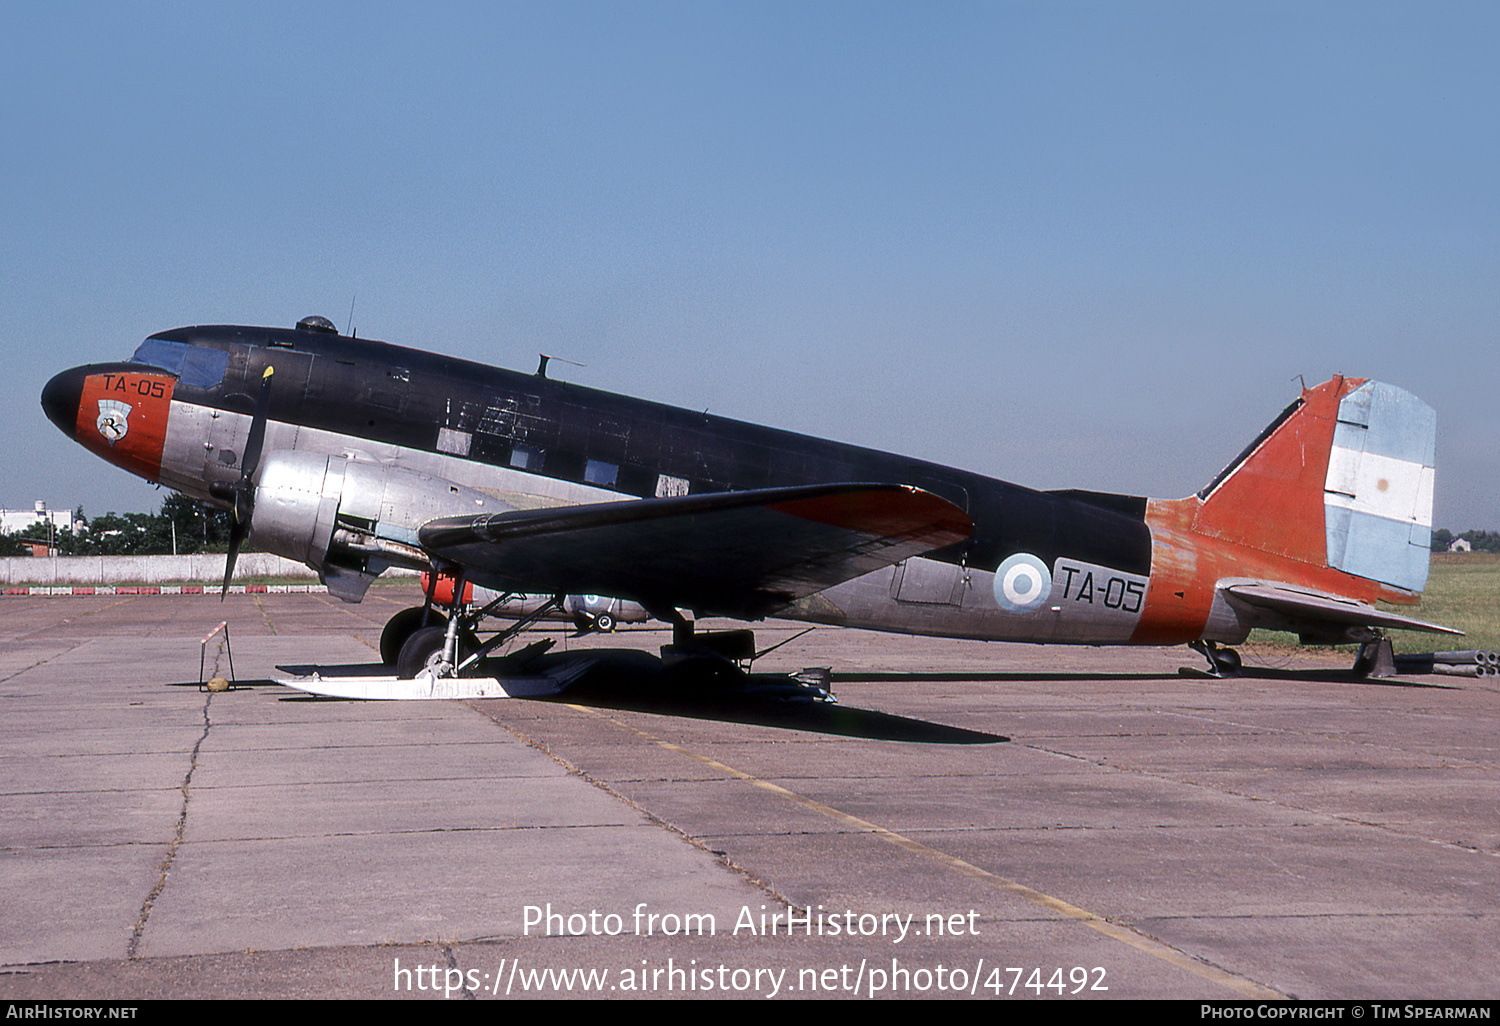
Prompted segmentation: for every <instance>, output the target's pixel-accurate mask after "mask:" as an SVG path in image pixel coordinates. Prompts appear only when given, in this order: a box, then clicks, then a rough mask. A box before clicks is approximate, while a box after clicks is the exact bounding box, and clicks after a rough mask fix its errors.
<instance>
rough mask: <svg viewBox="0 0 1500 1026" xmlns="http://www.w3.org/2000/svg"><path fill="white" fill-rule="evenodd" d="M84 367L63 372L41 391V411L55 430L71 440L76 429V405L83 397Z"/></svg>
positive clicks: (85, 369)
mask: <svg viewBox="0 0 1500 1026" xmlns="http://www.w3.org/2000/svg"><path fill="white" fill-rule="evenodd" d="M87 370H88V368H86V367H74V368H73V369H72V370H65V371H63V372H62V373H61V374H58V375H56V376H55V377H54V378H53V379H52V380H51V381H49V382H47V384H46V387H44V388H43V389H42V409H43V411H45V412H46V414H47V419H48V420H50V421H51V422H52V423H54V424H56V425H57V429H58V430H59V431H61V432H62V433H63V434H65V435H67V436H68V437H69V438H72V437H73V435H74V434H75V433H76V430H77V427H78V403H79V400H80V399H81V398H82V397H83V379H84V378H85V377H86V371H87Z"/></svg>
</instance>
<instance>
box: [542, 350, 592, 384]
mask: <svg viewBox="0 0 1500 1026" xmlns="http://www.w3.org/2000/svg"><path fill="white" fill-rule="evenodd" d="M536 355H538V356H540V357H541V358H542V359H541V362H540V363H538V364H537V365H536V376H537V377H539V378H545V377H546V376H547V361H548V360H561V361H562V362H563V363H571V364H572V365H573V366H574V367H586V366H588V365H587V364H583V363H579V362H578V361H577V360H565V359H563V358H562V357H561V356H548V355H547V354H546V353H537V354H536Z"/></svg>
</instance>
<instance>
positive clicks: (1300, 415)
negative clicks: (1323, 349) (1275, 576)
mask: <svg viewBox="0 0 1500 1026" xmlns="http://www.w3.org/2000/svg"><path fill="white" fill-rule="evenodd" d="M1436 437H1437V415H1436V414H1435V413H1434V412H1433V410H1432V407H1430V406H1428V405H1427V404H1426V403H1424V402H1423V401H1422V400H1420V399H1418V398H1417V397H1416V396H1414V395H1412V394H1411V393H1410V392H1406V391H1404V390H1402V389H1399V388H1396V387H1395V386H1393V385H1387V384H1383V383H1381V382H1378V381H1363V380H1360V379H1358V378H1342V377H1336V378H1333V379H1332V380H1331V381H1327V382H1324V383H1323V384H1321V385H1318V386H1316V387H1314V388H1309V389H1306V390H1304V391H1303V393H1302V395H1301V397H1299V398H1298V400H1297V401H1296V402H1295V403H1293V404H1292V405H1291V406H1290V407H1288V408H1287V409H1286V411H1285V412H1283V413H1282V415H1281V416H1280V417H1278V418H1277V419H1276V420H1275V421H1274V422H1273V423H1272V424H1271V426H1270V427H1268V428H1267V429H1266V430H1265V431H1264V432H1263V433H1262V434H1261V436H1260V437H1259V438H1257V439H1256V440H1255V442H1253V443H1252V444H1251V446H1250V448H1248V449H1246V450H1245V452H1244V453H1242V454H1241V455H1240V457H1239V458H1238V459H1237V460H1235V461H1234V462H1233V463H1231V464H1230V465H1229V466H1228V467H1227V468H1225V470H1224V471H1223V473H1221V474H1220V475H1219V476H1218V477H1216V478H1215V479H1214V481H1213V483H1212V484H1210V485H1209V486H1208V487H1207V488H1205V489H1204V490H1203V491H1201V492H1199V493H1198V496H1197V498H1198V499H1199V500H1200V505H1199V506H1198V508H1197V510H1196V513H1195V515H1194V517H1193V525H1192V527H1193V530H1194V531H1195V532H1197V533H1199V534H1203V535H1209V536H1211V537H1215V538H1219V539H1222V540H1224V541H1227V542H1231V543H1234V544H1238V545H1244V546H1248V547H1249V548H1253V549H1257V550H1259V551H1261V552H1265V553H1268V554H1271V555H1274V556H1278V557H1284V558H1289V559H1293V560H1297V561H1298V562H1301V563H1305V564H1311V565H1312V566H1315V567H1329V568H1331V569H1334V570H1338V571H1342V572H1343V573H1346V574H1352V575H1354V576H1356V577H1362V578H1365V579H1366V580H1370V581H1376V582H1378V583H1380V584H1384V585H1387V586H1389V587H1391V588H1398V589H1401V590H1403V591H1408V592H1420V591H1421V590H1422V588H1423V587H1424V586H1425V585H1426V583H1427V561H1428V552H1429V549H1430V547H1431V542H1432V484H1433V464H1434V459H1433V455H1434V451H1435V449H1436Z"/></svg>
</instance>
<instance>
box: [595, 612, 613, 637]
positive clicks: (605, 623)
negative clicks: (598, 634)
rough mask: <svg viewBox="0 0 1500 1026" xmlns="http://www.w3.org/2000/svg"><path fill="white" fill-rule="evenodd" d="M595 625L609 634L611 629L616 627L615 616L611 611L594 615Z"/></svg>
mask: <svg viewBox="0 0 1500 1026" xmlns="http://www.w3.org/2000/svg"><path fill="white" fill-rule="evenodd" d="M594 627H595V629H597V630H600V631H603V632H604V633H605V634H608V633H609V632H610V631H612V630H614V629H615V618H614V617H613V616H612V615H610V614H609V613H600V614H599V615H598V616H596V617H594Z"/></svg>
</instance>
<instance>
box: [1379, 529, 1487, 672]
mask: <svg viewBox="0 0 1500 1026" xmlns="http://www.w3.org/2000/svg"><path fill="white" fill-rule="evenodd" d="M1392 608H1396V607H1392ZM1400 611H1402V612H1406V613H1407V615H1408V616H1415V617H1416V618H1417V619H1419V620H1426V621H1428V622H1429V623H1437V624H1442V625H1443V626H1444V627H1457V628H1458V629H1459V630H1461V631H1463V632H1464V633H1465V634H1466V635H1467V637H1463V638H1447V637H1445V636H1443V635H1438V634H1419V633H1417V632H1415V631H1392V632H1391V641H1392V642H1393V643H1394V644H1395V646H1396V651H1397V652H1431V651H1432V650H1433V649H1434V648H1437V649H1438V650H1444V649H1467V648H1478V649H1485V650H1487V651H1490V652H1497V651H1500V553H1497V552H1440V553H1436V554H1435V555H1433V557H1432V573H1431V574H1430V575H1429V576H1428V578H1427V590H1426V591H1425V592H1423V594H1422V604H1421V605H1420V606H1417V607H1416V608H1415V609H1412V608H1411V607H1400Z"/></svg>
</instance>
